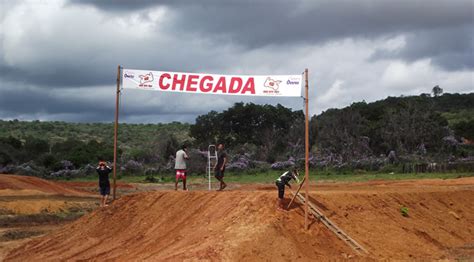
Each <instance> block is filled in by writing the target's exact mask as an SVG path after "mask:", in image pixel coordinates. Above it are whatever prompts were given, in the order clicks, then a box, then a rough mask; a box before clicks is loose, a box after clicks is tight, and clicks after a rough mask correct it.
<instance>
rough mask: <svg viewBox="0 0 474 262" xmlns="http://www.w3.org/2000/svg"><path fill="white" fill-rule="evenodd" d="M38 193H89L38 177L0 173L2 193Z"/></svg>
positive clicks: (0, 193)
mask: <svg viewBox="0 0 474 262" xmlns="http://www.w3.org/2000/svg"><path fill="white" fill-rule="evenodd" d="M37 194H59V195H84V194H87V193H86V192H84V191H79V190H77V189H73V188H71V187H69V188H68V187H66V186H64V185H63V184H59V183H55V182H52V181H48V180H44V179H41V178H38V177H31V176H17V175H3V174H0V195H37Z"/></svg>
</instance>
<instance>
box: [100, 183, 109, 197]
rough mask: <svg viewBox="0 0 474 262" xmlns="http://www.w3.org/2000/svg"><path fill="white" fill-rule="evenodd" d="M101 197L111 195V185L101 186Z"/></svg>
mask: <svg viewBox="0 0 474 262" xmlns="http://www.w3.org/2000/svg"><path fill="white" fill-rule="evenodd" d="M99 192H100V195H102V196H105V195H110V185H99Z"/></svg>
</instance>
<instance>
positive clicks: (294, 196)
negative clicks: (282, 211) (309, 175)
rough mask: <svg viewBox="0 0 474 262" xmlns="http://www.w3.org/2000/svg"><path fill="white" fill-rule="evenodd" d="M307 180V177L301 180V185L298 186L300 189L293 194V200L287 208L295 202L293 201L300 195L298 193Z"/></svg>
mask: <svg viewBox="0 0 474 262" xmlns="http://www.w3.org/2000/svg"><path fill="white" fill-rule="evenodd" d="M305 181H306V177H303V180H301V183H300V186H299V187H298V190H296V194H293V198H292V199H291V201H290V203H289V204H288V206H287V207H286V209H290V206H291V204H293V201H295V198H296V196H297V195H298V193H299V192H300V190H301V188H302V187H303V184H304V182H305ZM290 191H291V190H290ZM292 193H293V192H292Z"/></svg>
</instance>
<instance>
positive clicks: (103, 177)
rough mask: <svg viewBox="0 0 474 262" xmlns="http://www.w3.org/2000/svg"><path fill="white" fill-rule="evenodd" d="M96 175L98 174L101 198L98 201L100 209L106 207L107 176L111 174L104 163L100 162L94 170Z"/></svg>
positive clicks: (107, 194)
mask: <svg viewBox="0 0 474 262" xmlns="http://www.w3.org/2000/svg"><path fill="white" fill-rule="evenodd" d="M96 171H97V174H99V192H100V195H101V196H102V199H101V201H100V207H106V206H108V205H107V198H108V197H109V195H110V181H109V174H110V172H112V168H111V167H109V166H108V165H107V163H105V161H103V160H100V161H99V165H98V166H97V168H96Z"/></svg>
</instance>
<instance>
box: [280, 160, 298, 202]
mask: <svg viewBox="0 0 474 262" xmlns="http://www.w3.org/2000/svg"><path fill="white" fill-rule="evenodd" d="M292 179H294V180H295V181H298V170H297V169H296V168H295V169H293V170H292V171H291V172H290V171H286V172H285V173H283V174H282V175H281V176H280V177H279V178H278V179H277V180H276V181H275V184H276V186H277V188H278V208H279V209H284V207H283V198H284V196H285V186H288V187H289V188H291V185H290V183H289V182H290V181H291V180H292Z"/></svg>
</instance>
